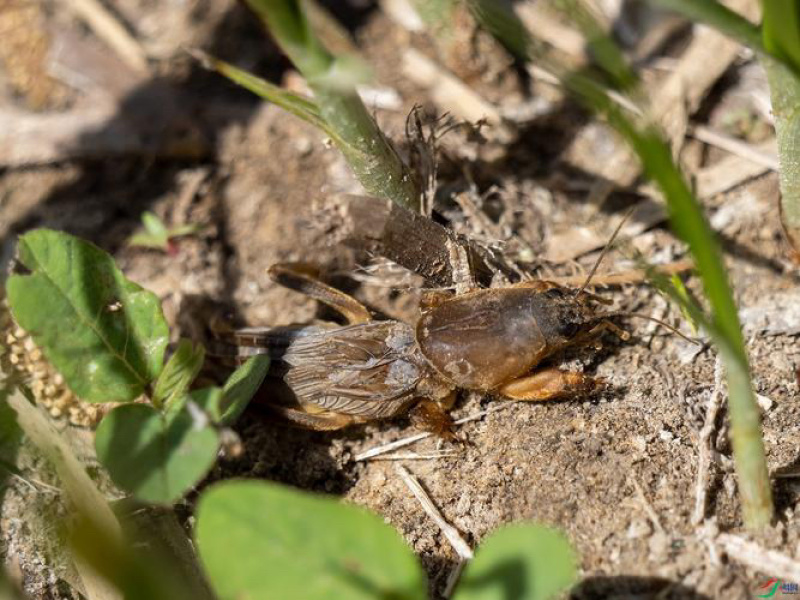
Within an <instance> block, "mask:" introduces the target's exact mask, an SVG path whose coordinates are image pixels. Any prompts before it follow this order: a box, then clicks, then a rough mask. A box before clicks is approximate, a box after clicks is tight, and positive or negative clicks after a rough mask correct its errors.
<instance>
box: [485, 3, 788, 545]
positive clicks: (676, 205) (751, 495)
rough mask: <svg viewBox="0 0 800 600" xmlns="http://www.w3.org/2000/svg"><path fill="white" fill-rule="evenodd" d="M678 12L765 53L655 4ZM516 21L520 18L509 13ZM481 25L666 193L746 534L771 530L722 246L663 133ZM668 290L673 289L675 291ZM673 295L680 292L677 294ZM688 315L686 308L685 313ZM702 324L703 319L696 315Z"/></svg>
mask: <svg viewBox="0 0 800 600" xmlns="http://www.w3.org/2000/svg"><path fill="white" fill-rule="evenodd" d="M657 1H658V2H661V3H662V4H665V5H666V4H667V3H669V5H670V6H671V7H673V8H675V9H678V8H680V7H683V9H684V10H691V11H694V12H693V13H692V14H695V15H696V16H697V18H698V19H699V18H701V17H703V18H705V19H706V20H708V21H709V22H710V23H711V24H713V23H720V24H721V26H724V27H727V29H728V30H730V31H731V32H734V33H736V34H737V36H739V37H744V38H746V39H748V42H749V41H752V42H754V43H755V44H756V45H760V37H759V31H758V29H757V28H755V26H753V25H752V24H750V23H749V22H748V21H746V20H745V19H743V18H742V17H740V16H739V15H737V14H736V13H733V12H732V11H729V10H727V9H726V10H722V8H723V7H721V6H720V5H718V4H717V3H716V2H709V1H708V0H691V1H687V2H682V1H680V0H657ZM511 17H516V15H514V14H513V13H511ZM479 22H481V24H482V25H483V26H484V27H486V28H487V29H488V30H489V31H490V33H492V34H493V35H495V36H497V37H498V38H499V39H500V40H501V41H503V42H504V43H505V44H506V46H507V47H510V48H514V47H516V48H522V47H523V42H525V43H524V48H525V50H526V54H525V55H524V56H520V57H521V58H525V59H527V60H533V59H536V60H537V61H538V62H539V63H545V64H546V66H547V68H548V70H549V71H550V72H552V73H554V74H555V75H556V76H558V77H559V79H560V80H561V82H562V84H563V85H564V86H565V88H567V90H569V92H570V93H571V94H572V95H573V96H574V97H576V98H577V99H579V100H580V101H581V102H583V103H584V104H585V105H586V106H587V107H588V108H590V109H592V110H593V111H595V112H597V113H599V114H600V115H602V116H604V117H605V118H606V119H607V120H608V122H609V123H610V124H611V125H612V126H613V127H614V128H615V129H617V131H618V132H619V133H620V134H621V135H622V137H623V138H624V139H625V140H626V141H627V142H628V143H629V144H630V145H631V146H632V148H633V150H634V151H635V152H636V154H637V155H638V156H639V159H640V160H641V162H642V165H643V167H644V170H645V173H646V174H647V175H648V176H649V177H650V178H651V179H653V180H654V181H655V182H656V183H657V184H658V186H659V187H660V188H661V190H662V192H663V194H664V197H665V199H666V201H667V207H668V212H669V215H670V222H671V223H672V226H673V228H674V229H675V232H676V233H677V234H678V235H679V236H680V237H681V238H682V239H683V240H684V241H685V242H686V243H687V244H688V245H689V248H690V250H691V252H692V254H693V256H694V260H695V264H696V265H697V269H698V272H699V273H700V276H701V278H702V280H703V287H704V290H705V292H706V295H707V296H708V299H709V302H710V304H711V307H712V310H713V317H712V319H710V320H708V321H709V326H708V327H707V329H708V331H709V333H711V334H712V335H713V338H714V341H715V343H716V344H717V346H718V348H719V351H720V354H721V356H722V358H723V360H724V362H725V367H726V376H727V380H728V390H729V398H730V402H729V405H730V412H731V423H732V431H731V437H732V438H733V449H734V459H735V464H736V471H737V474H738V476H739V489H740V492H741V500H742V510H743V513H744V520H745V523H746V524H747V526H748V527H750V528H754V529H755V528H758V527H762V526H764V525H767V524H768V523H769V522H770V520H771V519H772V514H773V506H772V491H771V489H770V481H769V473H768V471H767V466H766V458H765V456H764V443H763V440H762V438H761V423H760V416H759V413H758V405H757V404H756V400H755V394H754V391H753V387H752V383H751V381H750V368H749V364H748V359H747V352H746V350H745V346H744V337H743V336H742V332H741V327H740V324H739V317H738V313H737V310H736V304H735V302H734V300H733V293H732V290H731V287H730V284H729V282H728V277H727V273H726V271H725V267H724V266H723V263H722V257H721V252H720V250H719V248H718V245H717V242H716V238H715V237H714V234H713V232H712V230H711V228H710V226H709V225H708V223H707V222H706V220H705V217H704V216H703V212H702V209H701V207H700V204H699V202H698V201H697V199H696V198H695V196H694V195H693V193H692V191H691V190H690V188H689V186H688V185H687V184H686V181H685V180H684V178H683V175H682V173H681V172H680V170H679V169H678V167H677V166H676V165H675V163H674V162H673V160H672V154H671V151H670V148H669V146H668V145H667V144H666V143H665V142H664V140H663V139H662V137H661V136H660V134H659V133H658V131H657V130H656V129H655V128H654V127H652V126H648V125H640V124H638V123H634V121H632V120H631V119H630V118H628V116H627V115H626V113H624V112H623V111H622V109H621V108H620V106H619V105H618V104H617V103H615V102H614V101H612V99H611V98H610V96H609V94H608V92H607V90H606V88H605V87H603V86H602V85H601V84H599V83H598V82H597V81H595V80H594V79H591V78H589V77H587V76H585V75H583V74H580V73H569V72H567V71H566V70H565V69H564V68H563V67H562V66H561V65H558V64H556V63H555V62H554V61H552V59H549V58H546V57H545V55H544V54H541V53H539V54H536V53H535V52H534V50H535V49H536V48H537V42H536V40H534V39H533V38H532V36H530V35H529V34H528V33H527V32H525V33H524V34H523V33H521V32H520V31H519V27H520V26H522V24H521V23H520V22H519V19H518V18H517V19H512V18H510V17H509V15H508V14H505V15H502V18H498V17H497V14H496V11H494V12H493V11H485V13H484V18H481V19H479ZM670 289H672V288H671V287H670ZM672 291H673V292H674V290H672ZM687 309H688V308H687ZM697 312H699V313H700V314H698V315H696V318H697V319H698V321H699V320H700V316H702V311H697Z"/></svg>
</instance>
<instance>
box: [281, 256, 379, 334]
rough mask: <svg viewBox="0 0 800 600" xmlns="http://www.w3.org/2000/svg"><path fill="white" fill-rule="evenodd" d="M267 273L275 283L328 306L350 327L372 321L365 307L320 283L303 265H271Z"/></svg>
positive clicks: (350, 297)
mask: <svg viewBox="0 0 800 600" xmlns="http://www.w3.org/2000/svg"><path fill="white" fill-rule="evenodd" d="M268 273H269V276H270V278H271V279H272V281H274V282H275V283H278V284H280V285H282V286H284V287H286V288H289V289H290V290H294V291H296V292H300V293H302V294H305V295H306V296H309V297H311V298H314V300H317V301H319V302H322V303H323V304H326V305H328V306H330V307H331V308H332V309H333V310H335V311H336V312H338V313H339V314H341V315H342V316H343V317H344V318H345V319H347V322H348V323H349V324H351V325H358V324H362V323H368V322H370V321H371V320H372V315H371V314H370V313H369V310H367V307H366V306H364V305H363V304H361V303H360V302H359V301H358V300H356V299H355V298H353V297H352V296H348V295H347V294H345V293H344V292H341V291H339V290H337V289H336V288H333V287H331V286H329V285H327V284H325V283H322V282H321V281H320V280H319V279H317V278H316V277H314V276H312V275H311V274H310V269H308V268H304V266H303V265H298V264H290V263H283V264H277V265H272V266H271V267H270V268H269V271H268Z"/></svg>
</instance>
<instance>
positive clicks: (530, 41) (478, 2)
mask: <svg viewBox="0 0 800 600" xmlns="http://www.w3.org/2000/svg"><path fill="white" fill-rule="evenodd" d="M467 2H468V4H469V8H470V10H471V11H472V14H473V16H474V17H475V20H476V21H477V22H478V23H480V24H481V26H482V27H483V28H484V29H486V31H488V32H489V33H491V34H492V35H493V36H494V37H495V38H497V40H499V41H500V43H501V44H503V46H505V47H506V49H507V50H508V51H509V52H510V53H511V54H513V55H514V56H516V57H517V58H519V59H520V60H531V59H532V58H533V57H534V56H535V55H537V54H540V53H541V52H540V48H539V47H538V44H537V41H536V40H535V39H534V38H533V37H531V35H530V33H529V32H528V30H527V29H526V28H525V25H524V24H523V23H522V21H520V19H519V17H518V16H517V15H516V13H515V12H514V11H513V9H512V8H511V6H510V5H509V4H508V3H507V2H498V1H497V0H467Z"/></svg>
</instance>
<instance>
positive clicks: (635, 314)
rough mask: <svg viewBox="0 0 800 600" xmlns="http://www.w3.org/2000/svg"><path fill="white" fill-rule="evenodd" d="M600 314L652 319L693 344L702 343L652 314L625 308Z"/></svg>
mask: <svg viewBox="0 0 800 600" xmlns="http://www.w3.org/2000/svg"><path fill="white" fill-rule="evenodd" d="M599 316H601V317H603V318H608V317H635V318H637V319H645V320H647V321H652V322H653V323H658V324H659V325H661V327H663V328H664V329H668V330H670V331H671V332H672V333H674V334H675V335H678V336H680V337H682V338H683V339H685V340H686V341H687V342H691V343H692V344H697V345H698V346H700V345H702V344H701V343H700V342H699V341H698V340H695V339H693V338H690V337H689V336H687V335H686V334H685V333H681V332H680V331H678V330H677V329H676V328H675V327H673V326H672V325H670V324H669V323H666V322H664V321H662V320H661V319H656V318H655V317H651V316H650V315H645V314H642V313H634V312H626V311H624V310H620V311H614V312H607V313H603V314H602V315H599Z"/></svg>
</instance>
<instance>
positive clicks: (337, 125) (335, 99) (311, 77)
mask: <svg viewBox="0 0 800 600" xmlns="http://www.w3.org/2000/svg"><path fill="white" fill-rule="evenodd" d="M247 4H248V6H250V8H251V9H252V10H253V11H254V12H255V13H256V14H257V15H258V16H259V17H260V18H261V20H262V21H263V22H264V24H265V25H266V27H267V29H268V30H269V32H270V33H271V34H272V36H273V37H274V38H275V40H276V41H277V43H278V45H279V46H280V47H281V49H282V50H283V51H284V52H285V53H286V55H287V56H288V57H289V59H290V60H291V61H292V62H293V63H294V64H295V65H296V66H297V68H298V69H299V70H300V72H301V73H302V75H303V77H305V78H306V81H307V82H308V84H309V86H310V87H311V89H312V90H313V91H314V98H315V101H316V105H317V107H318V110H319V115H320V117H321V118H322V120H323V121H324V123H325V124H326V126H327V128H328V129H329V130H330V131H331V132H333V133H334V134H335V135H332V136H331V137H333V139H334V141H335V142H336V144H337V146H338V148H339V150H340V151H341V152H342V154H344V156H345V158H346V159H347V162H348V164H349V165H350V168H351V169H352V170H353V172H354V173H355V175H356V177H357V178H358V180H359V181H360V182H361V185H362V186H364V189H365V190H367V192H369V193H370V194H372V195H374V196H380V197H383V198H389V199H391V200H392V201H394V202H396V203H397V204H399V205H401V206H403V207H404V208H409V209H411V210H414V211H419V209H420V202H421V194H420V190H419V186H418V183H417V181H416V180H415V178H414V177H413V176H412V174H411V172H410V171H409V169H408V168H407V167H406V165H405V164H404V163H403V161H402V160H401V159H400V156H399V155H398V154H397V152H396V151H395V149H394V148H393V147H392V145H391V144H390V143H389V141H388V140H387V139H386V137H384V135H383V132H381V130H380V128H379V127H378V124H377V123H376V122H375V120H374V119H373V118H372V115H370V113H369V111H368V110H367V108H366V107H365V106H364V103H363V102H362V101H361V98H360V97H359V95H358V93H357V92H356V89H355V86H354V85H352V84H351V82H352V81H353V79H354V78H357V75H354V72H355V71H358V70H359V67H356V66H354V65H353V62H354V61H353V60H352V58H348V57H342V58H338V57H335V56H333V55H332V54H330V53H329V52H328V51H327V50H326V49H325V48H324V47H323V45H322V43H321V42H320V41H319V40H318V39H317V37H316V35H315V34H314V32H313V31H312V30H311V27H310V25H309V22H308V19H307V18H306V16H305V15H304V14H303V10H302V7H301V3H300V1H299V0H247Z"/></svg>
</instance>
